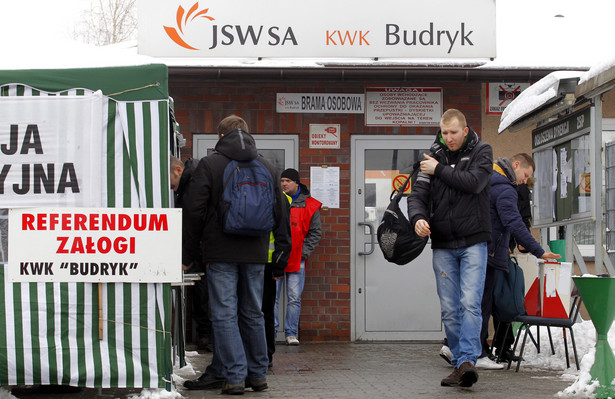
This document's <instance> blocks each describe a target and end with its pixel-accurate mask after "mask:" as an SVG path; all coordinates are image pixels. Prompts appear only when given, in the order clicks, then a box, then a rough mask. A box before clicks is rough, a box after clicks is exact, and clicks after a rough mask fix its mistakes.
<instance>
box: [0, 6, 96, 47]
mask: <svg viewBox="0 0 615 399" xmlns="http://www.w3.org/2000/svg"><path fill="white" fill-rule="evenodd" d="M89 7H90V0H16V1H11V0H5V1H2V2H0V15H2V16H4V18H3V21H2V24H1V26H0V43H3V42H5V41H7V40H18V39H17V38H24V39H25V40H28V41H29V40H32V39H36V38H40V37H42V36H52V37H59V38H63V39H72V38H73V36H72V31H73V27H74V26H75V25H76V24H77V23H78V22H79V21H81V20H83V12H84V11H86V10H87V9H89ZM8 16H10V17H8Z"/></svg>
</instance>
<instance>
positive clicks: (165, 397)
mask: <svg viewBox="0 0 615 399" xmlns="http://www.w3.org/2000/svg"><path fill="white" fill-rule="evenodd" d="M573 330H574V336H575V340H576V344H577V351H578V354H579V359H580V366H581V370H580V371H577V370H576V367H575V366H574V358H573V353H572V348H571V347H570V346H569V351H570V357H571V358H570V363H571V367H570V368H569V369H566V359H565V357H564V353H565V351H564V340H563V336H562V332H561V331H562V329H561V328H553V329H552V330H551V332H552V336H553V344H554V346H555V355H552V354H551V350H550V348H549V339H548V335H547V330H546V327H542V328H541V331H540V335H541V340H540V341H541V352H540V353H537V352H536V348H535V347H534V345H533V344H532V343H531V342H530V341H529V339H528V342H526V345H525V351H524V352H525V353H524V354H523V358H524V361H523V362H522V363H521V367H523V368H524V369H528V368H535V369H537V370H538V369H540V370H555V371H561V378H562V379H564V380H568V381H570V385H569V386H568V387H567V388H566V389H564V390H563V391H562V392H558V393H557V395H556V396H557V397H560V398H593V397H594V390H595V389H596V387H597V382H595V383H593V384H590V382H591V381H590V380H591V376H590V374H589V371H590V369H591V367H592V365H593V364H594V345H595V343H596V330H595V329H594V325H593V324H592V322H591V321H583V322H580V323H577V324H575V326H574V327H573ZM532 333H533V334H534V335H535V334H536V330H535V327H533V328H532ZM608 340H609V344H610V345H611V348H615V327H611V329H610V331H609V334H608ZM569 345H570V342H569ZM187 355H190V356H192V355H196V353H191V352H190V353H187ZM190 356H188V357H190ZM178 363H179V362H176V364H178ZM197 374H198V373H197V372H196V371H195V370H194V369H193V367H192V365H190V364H188V365H187V366H185V367H183V368H181V369H180V368H176V369H175V370H174V372H173V380H174V382H175V384H176V385H177V386H181V385H182V384H183V382H184V381H185V380H186V379H193V378H195V377H196V376H197ZM9 398H10V399H15V397H14V396H13V395H11V393H10V392H9V391H7V390H6V389H5V388H0V399H9ZM176 398H182V395H181V394H180V393H179V392H177V391H176V390H175V388H174V387H173V390H172V391H171V392H168V391H166V390H164V389H144V390H143V391H141V393H140V395H134V396H132V397H131V399H176Z"/></svg>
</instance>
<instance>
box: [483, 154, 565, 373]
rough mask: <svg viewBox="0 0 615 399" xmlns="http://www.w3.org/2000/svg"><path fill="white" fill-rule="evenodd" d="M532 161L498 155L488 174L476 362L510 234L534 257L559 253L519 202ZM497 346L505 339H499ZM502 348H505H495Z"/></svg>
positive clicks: (526, 157)
mask: <svg viewBox="0 0 615 399" xmlns="http://www.w3.org/2000/svg"><path fill="white" fill-rule="evenodd" d="M534 169H535V164H534V160H533V159H532V157H531V156H529V155H528V154H525V153H519V154H516V155H514V156H512V157H511V158H510V159H507V158H498V160H497V161H496V162H495V163H494V164H493V173H492V175H491V197H490V205H489V209H490V213H491V225H492V229H493V230H492V231H491V242H490V243H489V246H488V250H489V257H488V259H487V275H486V277H485V289H484V293H483V301H482V305H481V306H482V316H483V325H482V329H481V343H482V347H483V351H482V354H481V359H479V362H484V363H488V361H486V360H483V359H488V357H487V356H488V355H489V345H488V344H487V337H488V335H489V317H490V316H491V312H492V308H493V288H494V285H495V276H496V273H498V272H500V271H501V272H504V273H508V262H509V253H510V248H509V245H510V238H511V236H512V237H513V238H514V239H515V241H516V242H517V243H518V244H520V245H522V246H523V247H524V248H525V249H526V250H527V251H528V252H530V253H532V254H533V255H534V256H536V257H537V258H542V259H559V258H560V257H561V256H560V255H558V254H555V253H553V252H545V250H543V249H542V248H541V246H540V243H538V242H537V241H536V240H535V239H534V237H533V236H532V235H531V234H530V231H529V230H528V228H527V226H526V225H525V223H524V221H523V218H522V216H521V214H520V213H519V206H518V202H517V199H518V192H517V189H516V186H517V185H519V184H526V183H527V180H528V178H530V176H532V174H533V173H534ZM499 345H500V346H502V345H505V343H500V344H499ZM498 349H499V350H502V349H504V350H505V348H498Z"/></svg>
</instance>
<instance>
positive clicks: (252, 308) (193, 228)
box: [184, 115, 290, 394]
mask: <svg viewBox="0 0 615 399" xmlns="http://www.w3.org/2000/svg"><path fill="white" fill-rule="evenodd" d="M218 136H219V140H218V143H217V144H216V147H215V152H214V153H213V154H211V155H209V156H207V157H205V158H203V159H201V161H200V162H199V165H198V166H197V168H196V170H195V172H194V177H193V179H194V182H193V183H194V190H193V191H192V192H191V194H190V196H189V198H188V201H187V203H186V204H185V206H184V209H185V211H186V212H187V214H188V220H189V221H188V228H187V232H188V242H187V246H186V249H187V250H188V251H190V253H189V256H188V257H187V259H184V261H186V262H190V261H191V260H193V259H197V258H199V257H200V256H202V260H203V262H204V263H205V264H206V265H207V266H206V268H207V283H208V287H209V302H210V309H211V321H212V327H213V332H214V341H215V346H214V357H213V360H212V364H211V365H210V367H208V368H207V370H206V372H205V373H204V374H203V376H201V377H200V378H199V379H198V380H195V381H186V382H185V383H184V386H186V387H187V388H189V389H206V388H205V385H206V384H205V382H206V381H205V380H206V379H207V377H208V375H212V376H213V377H221V378H224V380H225V382H224V385H223V387H222V393H226V394H242V393H243V392H244V386H245V387H250V388H252V389H253V390H255V391H262V390H264V389H266V388H267V379H266V374H267V366H268V363H269V359H268V357H267V344H266V340H265V327H264V321H263V313H262V311H261V305H262V298H263V279H264V268H265V263H267V260H268V249H269V233H266V234H263V235H260V236H248V235H238V234H227V233H224V232H223V230H222V225H221V223H220V221H219V218H218V215H217V212H218V209H219V208H218V205H219V201H221V195H222V191H223V174H224V170H225V167H226V166H227V164H228V163H230V162H231V160H237V161H250V160H253V159H256V158H258V161H260V162H261V163H262V164H264V165H265V166H266V167H267V169H268V170H269V173H270V174H271V177H272V179H273V182H274V184H273V187H274V190H275V192H274V201H275V203H274V219H275V225H274V230H273V233H274V236H275V247H276V251H274V254H273V262H274V263H275V262H276V261H277V260H278V259H280V258H281V257H282V256H283V253H281V252H283V250H281V249H280V248H289V247H290V224H289V222H288V214H287V213H286V212H284V202H283V201H287V200H286V199H285V198H284V194H283V193H282V190H281V188H280V186H279V184H277V181H278V179H279V176H278V175H277V173H276V170H275V168H274V167H273V166H272V165H271V164H270V163H269V162H268V161H267V160H265V159H264V158H263V157H262V156H260V155H258V153H257V149H256V145H255V142H254V138H253V137H252V136H251V135H250V134H249V133H248V125H247V124H246V122H245V121H244V120H243V119H242V118H240V117H238V116H236V115H231V116H229V117H226V118H224V119H223V120H222V121H221V122H220V124H219V125H218ZM199 241H200V242H201V243H202V245H201V248H202V254H199V253H198V251H195V249H197V248H198V242H199ZM281 266H282V271H281V272H280V271H278V272H279V273H283V267H284V266H285V265H281ZM274 269H276V270H277V269H279V268H277V267H276V268H274ZM275 273H276V271H274V274H275ZM200 382H203V384H201V383H200Z"/></svg>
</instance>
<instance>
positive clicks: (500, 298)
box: [493, 257, 527, 321]
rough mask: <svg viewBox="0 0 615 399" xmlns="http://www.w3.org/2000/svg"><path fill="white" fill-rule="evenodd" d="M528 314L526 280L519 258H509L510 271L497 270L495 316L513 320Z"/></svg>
mask: <svg viewBox="0 0 615 399" xmlns="http://www.w3.org/2000/svg"><path fill="white" fill-rule="evenodd" d="M525 314H527V312H526V310H525V280H524V279H523V269H521V267H519V264H518V263H517V259H515V258H514V257H509V258H508V273H507V272H505V271H504V270H496V274H495V283H494V287H493V316H494V317H495V318H496V319H498V320H501V321H513V320H514V319H515V317H517V316H520V315H525Z"/></svg>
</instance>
